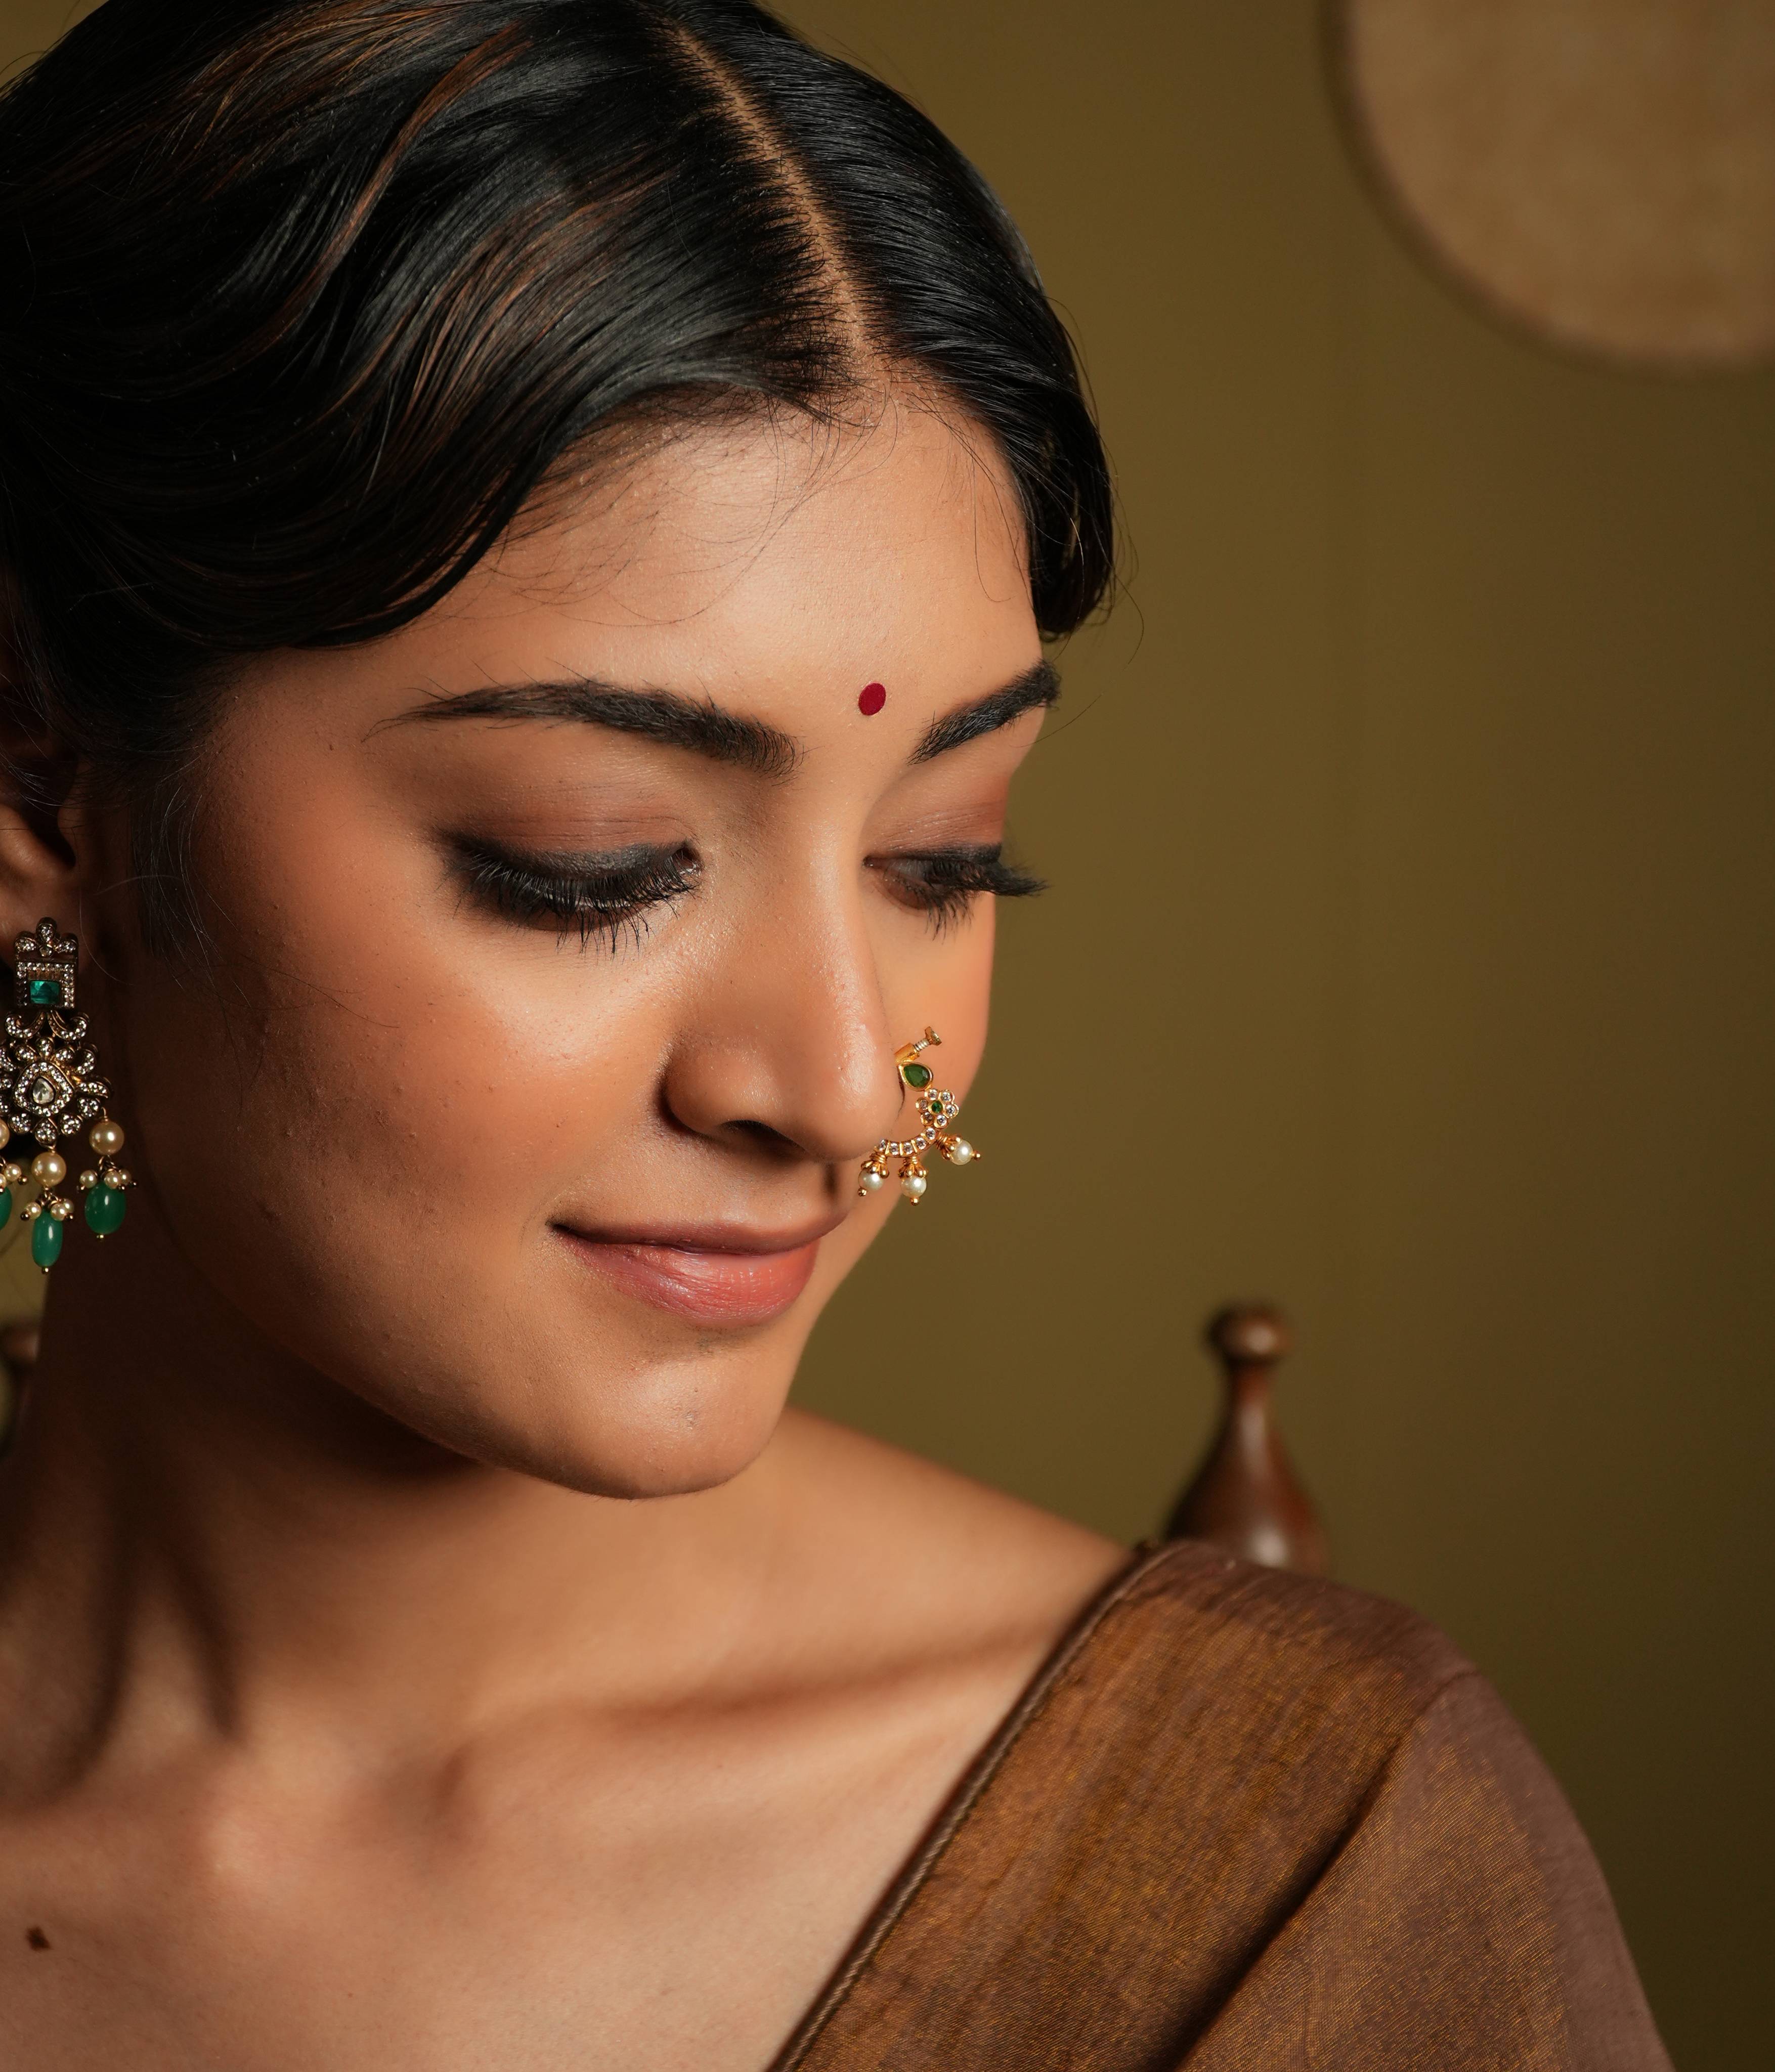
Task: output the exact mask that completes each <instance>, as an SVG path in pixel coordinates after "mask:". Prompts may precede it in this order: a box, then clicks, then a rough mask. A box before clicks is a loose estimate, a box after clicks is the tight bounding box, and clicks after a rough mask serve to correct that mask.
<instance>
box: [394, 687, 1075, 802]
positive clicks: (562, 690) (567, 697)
mask: <svg viewBox="0 0 1775 2072" xmlns="http://www.w3.org/2000/svg"><path fill="white" fill-rule="evenodd" d="M1059 695H1060V678H1059V676H1058V674H1057V673H1056V672H1055V670H1054V667H1053V665H1052V664H1050V663H1048V662H1037V663H1036V664H1034V666H1033V668H1028V669H1025V671H1024V672H1023V673H1022V675H1021V676H1013V678H1012V680H1011V681H1010V682H1009V683H1008V684H1005V685H1002V686H1001V687H1000V689H997V690H996V691H989V692H988V693H987V695H986V696H985V697H983V698H976V700H975V701H974V702H973V703H972V705H962V706H959V707H958V708H957V709H956V710H955V711H954V712H951V713H945V714H944V715H943V717H942V718H941V719H939V720H935V721H933V722H932V723H931V726H928V727H927V729H926V730H925V731H924V733H923V734H922V736H921V737H920V738H919V740H918V746H916V747H915V748H914V750H913V751H912V754H911V758H910V759H911V761H913V762H914V763H929V762H930V761H931V760H932V759H933V758H935V757H936V756H939V755H942V754H946V753H947V751H948V750H950V749H951V748H959V747H960V746H962V744H963V742H968V741H976V740H978V739H979V738H980V736H981V735H982V734H996V732H997V730H999V728H1000V727H1001V726H1009V724H1010V723H1011V722H1012V721H1013V720H1014V719H1016V718H1017V717H1019V716H1020V715H1021V714H1022V713H1026V712H1028V711H1029V710H1030V709H1032V708H1033V707H1034V706H1037V705H1052V704H1053V703H1054V700H1055V699H1056V698H1058V697H1059ZM446 719H504V720H521V719H540V720H564V719H565V720H578V721H581V722H585V723H586V724H588V725H590V726H602V727H607V728H609V729H610V730H611V731H613V732H614V733H617V734H639V735H641V736H642V737H643V739H646V740H648V741H658V742H664V743H665V744H666V745H667V746H668V747H672V748H688V749H689V750H691V751H692V753H693V754H697V755H701V756H705V757H707V758H708V759H709V761H710V762H712V763H725V764H727V765H728V766H729V767H730V768H733V769H737V770H747V771H751V772H752V773H753V774H754V775H756V776H760V777H787V775H789V773H790V772H791V771H792V770H793V769H794V768H795V766H796V764H797V763H799V761H800V760H801V744H800V743H799V742H798V741H796V739H795V737H794V736H793V735H792V734H785V733H784V732H783V730H782V729H781V728H780V727H775V726H770V725H769V724H768V722H766V721H764V720H761V719H748V718H746V717H744V716H743V715H742V714H740V713H730V712H728V711H727V710H725V709H724V708H723V707H722V706H720V705H717V704H716V703H715V702H714V701H713V699H712V698H690V697H684V695H683V694H682V693H680V692H677V691H639V690H631V689H627V688H626V687H625V686H623V685H618V684H606V683H603V682H601V681H600V680H598V678H597V677H595V676H580V677H573V678H570V679H569V680H566V681H564V682H561V683H543V684H493V685H487V686H486V687H485V688H484V689H479V690H473V691H460V692H458V693H455V694H454V695H453V696H450V697H428V698H427V699H426V700H425V702H424V703H423V704H422V705H415V706H413V709H411V710H410V711H408V712H404V713H399V714H397V715H396V717H395V719H394V720H393V721H392V722H384V724H385V725H396V726H399V725H403V724H405V723H406V722H409V721H425V722H429V721H433V720H446Z"/></svg>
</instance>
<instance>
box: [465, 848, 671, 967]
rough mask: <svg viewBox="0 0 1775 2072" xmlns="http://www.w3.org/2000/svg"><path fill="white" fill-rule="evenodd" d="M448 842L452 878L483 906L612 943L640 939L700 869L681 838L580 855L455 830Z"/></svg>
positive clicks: (527, 921)
mask: <svg viewBox="0 0 1775 2072" xmlns="http://www.w3.org/2000/svg"><path fill="white" fill-rule="evenodd" d="M450 857H451V864H452V868H453V870H454V874H455V876H456V878H457V880H458V883H459V884H460V885H461V886H462V890H463V891H464V893H465V894H466V895H467V896H468V897H469V898H470V899H472V900H473V901H474V902H475V903H476V904H477V905H478V906H480V907H481V908H482V909H483V911H486V912H487V913H491V914H496V915H500V916H502V917H503V918H504V919H507V920H509V921H514V922H516V923H519V924H520V925H521V926H524V927H540V926H544V925H546V926H549V927H553V929H554V930H555V931H556V933H557V935H574V934H577V935H578V937H579V939H580V940H581V943H589V942H590V940H591V939H592V938H593V937H594V935H602V936H604V937H606V938H607V939H608V941H609V943H610V948H612V949H613V950H614V949H615V948H617V946H618V943H619V942H620V941H621V939H622V936H623V935H625V934H627V935H630V936H631V938H632V939H633V940H635V942H636V943H639V941H640V939H641V938H642V937H643V935H645V934H646V933H647V915H648V913H649V912H650V911H651V910H652V909H653V908H655V907H657V906H666V905H669V904H670V903H671V902H672V901H673V900H675V899H677V898H681V897H682V896H683V895H684V894H686V893H688V892H689V891H690V890H692V888H693V887H694V886H695V885H696V881H697V879H698V878H699V877H700V876H701V865H700V864H699V863H698V861H697V860H696V854H695V852H694V851H693V850H692V849H690V848H689V847H688V845H685V844H684V843H680V844H678V845H676V846H673V847H670V848H662V847H660V846H659V845H657V844H655V843H636V844H635V845H632V846H631V847H629V848H627V849H611V850H606V851H602V852H597V853H591V854H584V853H576V852H573V851H570V850H558V849H509V848H507V846H506V845H504V844H503V842H495V841H485V840H482V839H479V838H470V837H466V836H455V837H452V838H451V840H450Z"/></svg>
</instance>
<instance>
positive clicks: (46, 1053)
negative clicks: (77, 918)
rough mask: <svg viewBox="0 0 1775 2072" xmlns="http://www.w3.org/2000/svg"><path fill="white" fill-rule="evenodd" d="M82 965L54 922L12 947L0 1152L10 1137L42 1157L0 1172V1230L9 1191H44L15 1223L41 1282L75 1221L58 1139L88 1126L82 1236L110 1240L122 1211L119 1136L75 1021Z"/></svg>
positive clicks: (124, 1180)
mask: <svg viewBox="0 0 1775 2072" xmlns="http://www.w3.org/2000/svg"><path fill="white" fill-rule="evenodd" d="M79 969H80V943H79V941H78V939H76V937H75V936H72V935H62V934H61V933H60V931H59V930H58V929H57V927H56V926H55V923H54V922H53V921H52V920H49V919H43V920H42V921H39V923H38V924H37V929H36V932H35V934H34V935H33V934H26V935H21V936H20V937H19V938H18V940H17V942H15V943H14V944H13V946H12V972H13V1012H12V1013H10V1014H9V1015H8V1016H7V1017H6V1036H5V1039H4V1041H3V1042H0V1151H4V1150H5V1149H6V1146H7V1145H10V1143H11V1142H12V1141H13V1139H14V1137H35V1138H36V1140H37V1141H38V1142H39V1144H40V1145H42V1146H43V1149H42V1150H41V1151H39V1153H37V1155H36V1157H35V1158H33V1159H32V1160H31V1164H30V1166H29V1168H28V1169H27V1167H26V1166H24V1165H21V1164H20V1163H19V1161H18V1160H17V1159H16V1158H9V1159H8V1160H7V1161H6V1163H5V1164H4V1165H0V1223H4V1222H5V1221H6V1218H7V1217H8V1216H9V1215H10V1214H11V1213H12V1197H13V1193H14V1190H15V1189H17V1188H19V1187H22V1186H24V1184H25V1182H26V1181H27V1179H28V1180H35V1182H36V1183H37V1185H38V1186H39V1187H40V1188H41V1189H42V1190H43V1191H42V1193H41V1194H39V1195H38V1197H37V1198H36V1199H35V1201H31V1202H26V1204H25V1206H24V1207H23V1208H22V1209H21V1210H20V1211H19V1212H18V1216H19V1220H20V1222H22V1223H29V1224H30V1225H31V1257H32V1259H33V1260H35V1262H36V1263H37V1264H38V1265H39V1266H40V1267H41V1268H43V1271H44V1272H45V1273H47V1272H48V1271H49V1269H50V1268H51V1267H52V1266H53V1265H54V1264H55V1262H56V1260H58V1259H60V1257H61V1256H62V1231H63V1227H64V1225H65V1224H66V1223H67V1222H68V1219H69V1217H70V1216H72V1215H73V1213H74V1204H73V1203H72V1202H71V1201H69V1200H68V1198H67V1197H66V1196H65V1195H64V1194H60V1193H59V1192H58V1191H57V1190H59V1188H60V1186H61V1184H62V1182H63V1181H64V1180H65V1179H66V1178H68V1161H67V1160H66V1159H65V1158H64V1157H63V1156H62V1154H61V1153H60V1151H58V1150H57V1149H56V1148H55V1143H56V1139H57V1138H58V1137H72V1136H74V1135H76V1133H77V1132H78V1131H79V1130H80V1128H81V1127H82V1126H83V1124H86V1123H89V1122H90V1123H92V1128H91V1129H90V1130H88V1133H87V1141H88V1144H90V1145H92V1149H93V1150H94V1151H95V1152H96V1153H97V1154H98V1157H99V1164H98V1166H97V1169H96V1170H92V1171H90V1172H86V1173H83V1174H81V1175H80V1191H81V1192H82V1193H83V1194H84V1195H85V1197H86V1227H87V1228H88V1230H90V1231H92V1232H93V1234H94V1235H96V1236H98V1237H109V1235H110V1234H111V1232H112V1231H114V1230H116V1229H117V1227H118V1226H119V1225H120V1224H121V1223H122V1221H123V1213H124V1211H125V1207H127V1206H128V1204H127V1203H126V1202H125V1200H124V1190H125V1188H127V1187H128V1186H129V1174H127V1173H125V1171H124V1170H123V1169H122V1168H121V1166H120V1165H118V1164H117V1153H118V1152H120V1151H121V1149H123V1132H122V1131H121V1129H120V1128H118V1127H117V1124H116V1123H114V1122H113V1120H111V1118H110V1116H109V1115H107V1114H106V1112H105V1102H106V1101H107V1100H109V1097H110V1093H111V1089H110V1087H109V1085H108V1084H107V1083H106V1082H105V1079H102V1078H101V1076H100V1073H99V1061H98V1056H97V1052H95V1050H93V1048H92V1045H91V1044H90V1043H89V1042H88V1041H87V1034H86V1017H85V1016H84V1014H76V1013H75V1012H74V997H75V988H76V983H77V977H78V972H79ZM95 1116H96V1117H97V1120H96V1121H95V1120H94V1117H95Z"/></svg>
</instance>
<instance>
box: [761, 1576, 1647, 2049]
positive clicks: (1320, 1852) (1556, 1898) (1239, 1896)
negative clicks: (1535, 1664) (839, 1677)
mask: <svg viewBox="0 0 1775 2072" xmlns="http://www.w3.org/2000/svg"><path fill="white" fill-rule="evenodd" d="M1272 2066H1274V2067H1284V2066H1286V2067H1291V2068H1292V2067H1296V2066H1300V2067H1306V2066H1324V2067H1327V2068H1332V2067H1335V2068H1337V2072H1383V2068H1385V2072H1403V2068H1407V2067H1410V2068H1414V2072H1415V2068H1419V2067H1424V2068H1429V2067H1432V2066H1433V2067H1436V2068H1439V2072H1441V2068H1459V2069H1460V2072H1477V2068H1481V2067H1485V2068H1491V2067H1498V2068H1505V2067H1508V2068H1511V2072H1518V2068H1522V2072H1555V2069H1556V2068H1557V2072H1565V2068H1584V2072H1592V2068H1594V2072H1603V2068H1605V2067H1606V2068H1607V2072H1642V2069H1643V2072H1654V2068H1658V2072H1668V2060H1667V2059H1666V2057H1665V2055H1664V2053H1663V2050H1662V2047H1661V2045H1659V2042H1658V2036H1657V2033H1656V2031H1655V2030H1654V2027H1653V2025H1652V2021H1651V2017H1650V2013H1649V2012H1648V2011H1647V2008H1646V2002H1645V1999H1644V1996H1643V1995H1642V1994H1641V1991H1640V1988H1639V1984H1638V1981H1637V1979H1636V1977H1635V1975H1634V1973H1633V1964H1632V1962H1631V1960H1630V1959H1629V1956H1628V1954H1627V1951H1626V1948H1625V1945H1624V1944H1623V1942H1622V1940H1621V1930H1620V1927H1619V1926H1618V1924H1617V1921H1616V1918H1615V1914H1614V1910H1613V1906H1612V1905H1611V1904H1610V1901H1609V1895H1608V1893H1607V1891H1606V1889H1604V1885H1603V1882H1602V1879H1601V1877H1600V1873H1598V1871H1597V1869H1596V1864H1595V1861H1594V1860H1593V1859H1592V1856H1591V1854H1590V1852H1589V1849H1588V1846H1587V1845H1586V1844H1585V1842H1584V1837H1583V1836H1582V1834H1581V1833H1580V1831H1579V1830H1578V1827H1577V1825H1576V1822H1575V1821H1574V1820H1573V1819H1572V1814H1571V1812H1570V1811H1569V1809H1568V1807H1567V1806H1566V1803H1565V1801H1564V1799H1563V1797H1562V1796H1561V1794H1560V1792H1559V1787H1558V1786H1557V1785H1555V1783H1554V1782H1553V1780H1552V1778H1551V1777H1550V1776H1549V1775H1548V1774H1547V1771H1546V1770H1545V1769H1544V1768H1543V1766H1542V1765H1541V1763H1540V1762H1539V1759H1538V1758H1537V1757H1536V1756H1535V1753H1534V1751H1533V1749H1531V1747H1530V1746H1529V1745H1528V1743H1527V1741H1526V1740H1525V1739H1524V1737H1523V1736H1522V1733H1521V1731H1520V1729H1518V1727H1517V1726H1516V1725H1515V1723H1514V1721H1513V1720H1511V1718H1510V1715H1509V1714H1508V1713H1507V1712H1506V1711H1505V1709H1504V1708H1503V1706H1502V1704H1501V1702H1500V1701H1499V1700H1498V1697H1497V1696H1495V1694H1494V1692H1493V1691H1492V1690H1491V1688H1490V1687H1489V1685H1488V1684H1487V1683H1485V1680H1484V1679H1483V1678H1482V1677H1481V1676H1480V1675H1479V1674H1478V1673H1477V1671H1475V1670H1474V1669H1473V1667H1472V1666H1471V1665H1470V1664H1469V1663H1467V1662H1465V1660H1464V1659H1462V1658H1461V1656H1460V1655H1458V1654H1457V1652H1456V1651H1455V1650H1454V1648H1453V1647H1452V1646H1451V1645H1450V1643H1449V1642H1448V1641H1447V1640H1445V1639H1444V1638H1443V1637H1442V1636H1441V1635H1440V1634H1439V1633H1437V1632H1436V1630H1434V1629H1433V1628H1432V1627H1430V1626H1427V1625H1425V1624H1424V1622H1423V1621H1422V1620H1420V1619H1418V1618H1415V1617H1414V1616H1413V1614H1411V1613H1409V1612H1407V1611H1404V1610H1403V1609H1400V1608H1399V1606H1397V1605H1391V1604H1387V1603H1385V1602H1383V1601H1380V1600H1379V1599H1376V1598H1373V1597H1365V1596H1362V1595H1361V1594H1360V1593H1357V1592H1355V1591H1351V1590H1346V1589H1339V1588H1337V1586H1336V1585H1331V1584H1326V1583H1319V1582H1313V1581H1307V1580H1305V1579H1304V1578H1301V1577H1292V1576H1285V1575H1281V1574H1278V1573H1276V1572H1274V1571H1271V1570H1266V1569H1259V1568H1251V1567H1250V1566H1248V1565H1247V1564H1244V1563H1243V1562H1238V1561H1234V1560H1229V1559H1228V1558H1226V1556H1222V1555H1220V1554H1218V1553H1217V1552H1214V1551H1213V1550H1211V1549H1210V1548H1204V1547H1201V1546H1194V1545H1190V1544H1182V1545H1180V1546H1177V1547H1173V1548H1165V1549H1163V1550H1161V1552H1158V1553H1157V1554H1155V1555H1153V1556H1148V1557H1147V1558H1146V1559H1144V1560H1142V1561H1140V1563H1138V1564H1136V1567H1135V1568H1133V1569H1132V1571H1131V1572H1129V1573H1128V1575H1126V1576H1125V1577H1124V1578H1123V1579H1122V1580H1121V1581H1120V1582H1119V1583H1118V1584H1116V1585H1115V1586H1114V1587H1113V1588H1112V1589H1111V1591H1110V1592H1109V1593H1107V1595H1106V1597H1103V1599H1102V1600H1100V1601H1099V1603H1098V1604H1097V1605H1096V1606H1095V1607H1094V1609H1092V1611H1091V1614H1089V1615H1088V1616H1087V1618H1086V1620H1085V1621H1084V1622H1083V1624H1082V1626H1080V1628H1079V1630H1078V1631H1077V1632H1076V1633H1075V1634H1074V1636H1073V1638H1071V1639H1070V1641H1069V1642H1067V1643H1066V1646H1064V1647H1063V1648H1062V1650H1061V1651H1060V1653H1059V1654H1058V1656H1057V1657H1056V1658H1055V1659H1054V1662H1053V1663H1052V1664H1050V1667H1049V1668H1048V1670H1047V1671H1045V1672H1044V1674H1043V1675H1042V1677H1041V1679H1038V1681H1037V1683H1036V1684H1035V1686H1034V1687H1033V1688H1032V1690H1031V1691H1030V1692H1029V1695H1028V1696H1027V1697H1026V1698H1025V1700H1024V1701H1023V1703H1022V1704H1021V1705H1020V1706H1019V1707H1018V1708H1017V1712H1015V1713H1014V1714H1013V1716H1012V1717H1011V1719H1010V1720H1009V1721H1008V1722H1007V1723H1006V1725H1005V1728H1004V1729H1003V1730H1002V1731H1001V1732H1000V1735H999V1736H998V1737H997V1739H996V1741H994V1743H993V1745H992V1747H991V1748H990V1749H988V1750H987V1752H986V1753H985V1754H984V1756H983V1757H982V1758H981V1760H980V1763H979V1764H978V1765H977V1766H976V1769H975V1771H974V1773H973V1774H972V1777H971V1778H969V1779H968V1782H967V1783H966V1784H965V1785H964V1787H963V1789H962V1791H961V1793H960V1794H959V1796H958V1798H957V1799H956V1801H955V1804H954V1805H953V1807H951V1810H950V1811H949V1813H948V1814H947V1816H946V1817H945V1819H944V1820H943V1823H941V1824H940V1826H939V1828H938V1830H937V1831H936V1832H935V1834H934V1835H933V1836H932V1837H931V1840H930V1841H929V1843H928V1844H927V1845H926V1847H925V1848H923V1849H922V1851H921V1852H919V1854H918V1856H917V1857H916V1858H915V1859H914V1861H913V1862H912V1864H910V1866H909V1867H908V1868H907V1870H906V1873H905V1875H904V1876H903V1877H902V1879H901V1881H900V1882H899V1884H898V1886H897V1887H896V1888H895V1889H894V1892H892V1893H890V1895H889V1896H888V1898H887V1899H886V1901H885V1902H884V1904H883V1905H882V1907H881V1910H880V1911H879V1912H878V1914H877V1916H876V1918H875V1919H874V1921H873V1922H872V1923H871V1925H870V1926H869V1929H868V1930H866V1931H865V1935H864V1936H863V1938H862V1939H861V1942H859V1944H858V1946H857V1950H856V1951H855V1952H854V1953H853V1956H852V1957H851V1959H850V1960H849V1962H848V1963H847V1965H846V1966H845V1967H844V1970H843V1971H841V1972H840V1975H839V1976H838V1977H837V1978H836V1979H835V1980H834V1982H833V1984H832V1987H831V1988H829V1990H828V1992H827V1994H826V1995H825V1996H824V1998H823V1999H822V2000H821V2001H820V2003H819V2004H818V2005H817V2006H816V2008H814V2009H813V2010H812V2012H811V2013H810V2015H809V2016H808V2017H807V2021H805V2022H804V2023H803V2025H802V2028H801V2029H800V2031H799V2033H798V2034H797V2036H796V2037H795V2038H794V2039H793V2040H792V2041H791V2043H790V2044H789V2045H788V2046H787V2048H786V2049H785V2050H784V2052H783V2055H782V2057H781V2058H779V2061H778V2067H777V2072H976V2069H977V2068H986V2067H994V2068H1002V2067H1017V2068H1025V2067H1027V2068H1030V2072H1046V2068H1050V2067H1051V2068H1054V2072H1061V2068H1065V2072H1178V2069H1179V2068H1187V2072H1235V2068H1237V2072H1266V2068H1269V2067H1272Z"/></svg>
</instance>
